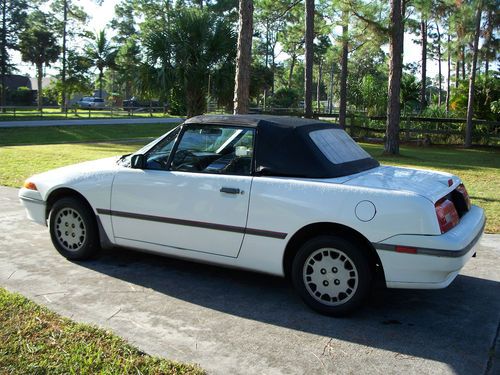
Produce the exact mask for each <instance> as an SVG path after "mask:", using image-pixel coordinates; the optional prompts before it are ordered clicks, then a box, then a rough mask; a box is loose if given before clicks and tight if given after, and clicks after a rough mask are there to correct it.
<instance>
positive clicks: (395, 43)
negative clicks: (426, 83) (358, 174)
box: [384, 0, 404, 155]
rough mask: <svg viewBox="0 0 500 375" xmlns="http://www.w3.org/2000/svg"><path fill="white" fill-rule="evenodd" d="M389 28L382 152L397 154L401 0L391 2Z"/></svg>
mask: <svg viewBox="0 0 500 375" xmlns="http://www.w3.org/2000/svg"><path fill="white" fill-rule="evenodd" d="M390 5H391V13H390V27H389V53H390V59H389V87H388V100H387V127H386V132H385V145H384V152H385V153H386V154H392V155H398V154H399V120H400V116H401V104H400V91H401V75H402V69H403V30H404V26H403V14H402V13H403V8H402V1H401V0H391V1H390Z"/></svg>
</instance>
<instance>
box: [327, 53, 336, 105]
mask: <svg viewBox="0 0 500 375" xmlns="http://www.w3.org/2000/svg"><path fill="white" fill-rule="evenodd" d="M334 68H335V64H334V63H333V62H332V67H331V68H330V93H329V94H328V113H329V114H332V112H333V74H334V73H335V71H334Z"/></svg>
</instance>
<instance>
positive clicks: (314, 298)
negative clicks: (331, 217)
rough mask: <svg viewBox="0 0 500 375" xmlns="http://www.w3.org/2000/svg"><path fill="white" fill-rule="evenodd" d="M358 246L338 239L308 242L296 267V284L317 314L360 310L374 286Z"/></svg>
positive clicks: (364, 256) (300, 250)
mask: <svg viewBox="0 0 500 375" xmlns="http://www.w3.org/2000/svg"><path fill="white" fill-rule="evenodd" d="M364 250H365V249H363V248H362V247H360V246H359V245H358V244H357V242H355V241H350V240H346V239H343V238H340V237H335V236H326V235H325V236H319V237H315V238H313V239H311V240H309V241H307V242H306V243H305V244H304V245H302V246H301V248H300V249H299V251H298V252H297V254H296V256H295V258H294V260H293V264H292V275H291V276H292V282H293V285H294V286H295V289H296V290H297V292H298V293H299V295H300V296H301V298H302V300H303V301H304V302H305V303H306V304H307V305H308V306H309V307H311V308H312V309H313V310H315V311H317V312H319V313H321V314H325V315H330V316H343V315H346V314H349V313H351V312H352V311H354V310H355V309H357V308H358V307H359V306H360V305H361V304H362V303H363V302H364V301H365V299H366V298H367V296H368V294H369V293H370V290H371V285H372V271H371V267H370V263H369V260H368V257H367V256H366V254H365V253H364Z"/></svg>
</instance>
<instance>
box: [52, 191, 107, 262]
mask: <svg viewBox="0 0 500 375" xmlns="http://www.w3.org/2000/svg"><path fill="white" fill-rule="evenodd" d="M66 229H67V230H66ZM49 231H50V237H51V239H52V243H53V245H54V247H55V248H56V250H57V251H58V252H59V253H60V254H61V255H62V256H64V257H65V258H67V259H70V260H84V259H89V258H91V257H92V256H94V255H95V254H96V253H97V252H98V251H99V250H100V245H99V231H98V229H97V223H96V219H95V216H94V213H93V212H92V210H91V209H90V208H89V207H88V206H87V205H86V204H84V203H83V202H81V201H80V200H78V199H75V198H71V197H68V198H62V199H60V200H58V201H57V202H55V203H54V205H53V206H52V209H51V210H50V214H49Z"/></svg>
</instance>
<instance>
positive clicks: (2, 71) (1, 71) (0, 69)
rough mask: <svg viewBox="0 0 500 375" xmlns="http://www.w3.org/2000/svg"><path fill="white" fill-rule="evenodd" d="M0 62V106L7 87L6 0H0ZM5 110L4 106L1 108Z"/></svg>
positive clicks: (4, 100)
mask: <svg viewBox="0 0 500 375" xmlns="http://www.w3.org/2000/svg"><path fill="white" fill-rule="evenodd" d="M1 49H2V51H1V54H2V62H1V66H0V76H1V78H0V106H2V107H4V106H5V105H6V103H7V98H6V95H7V88H6V87H5V86H6V79H5V76H6V75H7V1H6V0H2V46H1ZM2 112H5V108H2Z"/></svg>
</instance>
